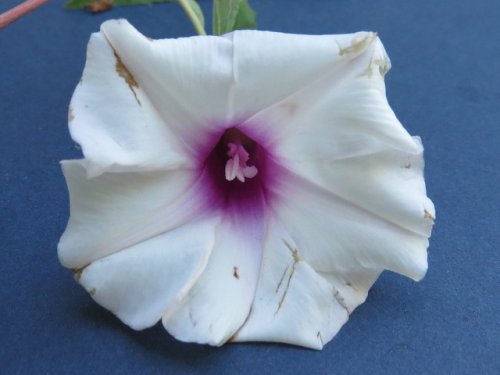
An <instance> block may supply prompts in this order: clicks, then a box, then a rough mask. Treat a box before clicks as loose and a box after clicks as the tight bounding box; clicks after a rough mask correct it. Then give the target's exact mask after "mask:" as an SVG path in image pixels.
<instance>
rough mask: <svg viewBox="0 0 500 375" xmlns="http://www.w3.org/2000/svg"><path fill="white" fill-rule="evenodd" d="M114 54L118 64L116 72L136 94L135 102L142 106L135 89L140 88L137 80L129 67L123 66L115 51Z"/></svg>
mask: <svg viewBox="0 0 500 375" xmlns="http://www.w3.org/2000/svg"><path fill="white" fill-rule="evenodd" d="M113 53H114V55H115V58H116V64H115V70H116V72H117V73H118V75H119V76H120V77H122V78H123V79H124V80H125V82H126V83H127V85H128V87H129V88H130V90H131V91H132V93H133V94H134V97H135V100H136V101H137V103H138V104H139V105H141V102H140V100H139V98H138V97H137V93H136V92H135V88H137V87H139V84H138V83H137V81H136V80H135V78H134V76H133V75H132V73H130V71H129V70H128V69H127V67H126V66H125V65H124V64H123V61H122V59H121V58H120V56H118V54H117V53H116V51H115V50H113Z"/></svg>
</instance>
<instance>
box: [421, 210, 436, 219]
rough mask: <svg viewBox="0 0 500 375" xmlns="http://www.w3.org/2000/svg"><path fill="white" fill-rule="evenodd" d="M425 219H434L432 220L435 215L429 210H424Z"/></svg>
mask: <svg viewBox="0 0 500 375" xmlns="http://www.w3.org/2000/svg"><path fill="white" fill-rule="evenodd" d="M424 219H427V220H432V221H434V220H435V218H434V216H432V214H431V213H430V212H429V211H427V210H424Z"/></svg>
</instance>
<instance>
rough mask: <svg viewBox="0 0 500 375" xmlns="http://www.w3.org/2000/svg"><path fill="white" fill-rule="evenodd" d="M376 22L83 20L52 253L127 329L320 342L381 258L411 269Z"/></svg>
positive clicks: (424, 226) (405, 177) (409, 143)
mask: <svg viewBox="0 0 500 375" xmlns="http://www.w3.org/2000/svg"><path fill="white" fill-rule="evenodd" d="M389 68H390V61H389V59H388V57H387V55H386V53H385V50H384V48H383V46H382V43H381V42H380V40H379V38H378V37H377V35H376V34H375V33H372V32H359V33H355V34H346V35H321V36H310V35H291V34H283V33H275V32H262V31H235V32H232V33H229V34H226V35H222V36H195V37H189V38H179V39H165V40H152V39H149V38H147V37H145V36H143V35H142V34H141V33H139V32H138V31H137V30H136V29H135V28H133V27H132V26H131V25H130V24H129V23H128V22H127V21H125V20H115V21H108V22H106V23H104V24H103V25H102V27H101V30H100V32H98V33H95V34H93V35H92V36H91V38H90V42H89V45H88V51H87V62H86V65H85V69H84V72H83V76H82V79H81V81H80V83H79V84H78V86H77V88H76V90H75V93H74V96H73V98H72V101H71V105H70V112H69V128H70V132H71V136H72V138H73V139H74V140H75V141H76V142H77V143H78V144H79V145H80V146H81V148H82V151H83V155H84V158H83V159H81V160H68V161H63V162H62V168H63V171H64V175H65V177H66V180H67V183H68V187H69V193H70V211H71V212H70V219H69V222H68V226H67V228H66V231H65V232H64V234H63V236H62V238H61V240H60V243H59V246H58V252H59V258H60V261H61V263H62V264H63V265H64V266H66V267H68V268H71V269H73V270H74V271H75V273H76V278H77V280H78V281H79V282H80V284H81V285H82V286H83V287H84V288H85V289H86V290H87V291H88V292H89V293H90V294H91V296H92V298H94V300H95V301H97V302H98V303H99V304H101V305H102V306H104V307H105V308H107V309H109V310H110V311H112V312H113V313H114V314H115V315H116V316H118V318H120V319H121V320H122V321H123V322H124V323H125V324H127V325H129V326H130V327H132V328H134V329H144V328H147V327H151V326H153V325H154V324H156V323H157V322H158V321H160V320H161V321H162V323H163V325H164V327H165V328H166V329H167V330H168V332H170V333H171V334H172V335H173V336H175V337H176V338H178V339H179V340H182V341H188V342H197V343H207V344H210V345H222V344H224V343H225V342H228V341H239V342H241V341H273V342H283V343H289V344H295V345H301V346H305V347H309V348H315V349H321V348H322V347H323V345H324V344H325V343H327V342H328V341H330V340H331V339H332V338H333V337H334V336H335V334H336V333H337V332H338V330H339V329H340V327H341V326H342V325H343V324H344V323H345V322H346V321H347V319H348V316H349V314H351V313H352V311H353V310H354V309H355V308H356V307H357V306H358V305H359V304H360V303H362V302H363V301H364V300H365V298H366V297H367V293H368V290H369V288H370V287H371V286H372V284H373V283H374V282H375V280H376V279H377V278H378V276H379V275H380V273H381V272H382V271H383V270H391V271H394V272H397V273H400V274H402V275H405V276H408V277H410V278H412V279H414V280H419V279H421V278H422V277H423V276H424V274H425V272H426V270H427V246H428V238H429V236H430V233H431V229H432V225H433V218H434V207H433V204H432V202H431V201H430V200H429V199H428V198H427V195H426V189H425V183H424V179H423V157H422V153H423V148H422V145H421V143H420V140H419V139H418V138H416V137H412V136H410V135H409V134H408V133H407V131H406V130H405V129H404V128H403V126H402V125H401V124H400V122H399V121H398V119H397V118H396V116H395V114H394V112H393V111H392V110H391V108H390V107H389V104H388V103H387V100H386V95H385V85H384V75H385V73H386V72H387V71H388V70H389Z"/></svg>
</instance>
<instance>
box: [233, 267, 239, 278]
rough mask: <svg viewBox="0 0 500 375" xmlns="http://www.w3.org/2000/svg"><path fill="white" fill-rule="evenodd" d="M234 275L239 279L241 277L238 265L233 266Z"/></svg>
mask: <svg viewBox="0 0 500 375" xmlns="http://www.w3.org/2000/svg"><path fill="white" fill-rule="evenodd" d="M233 277H234V278H235V279H237V280H239V279H240V273H239V270H238V267H236V266H234V267H233Z"/></svg>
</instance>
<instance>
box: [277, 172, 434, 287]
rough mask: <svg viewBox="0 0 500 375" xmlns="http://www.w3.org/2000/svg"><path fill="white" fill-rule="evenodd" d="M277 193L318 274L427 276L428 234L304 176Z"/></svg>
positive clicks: (281, 211) (282, 210)
mask: <svg viewBox="0 0 500 375" xmlns="http://www.w3.org/2000/svg"><path fill="white" fill-rule="evenodd" d="M274 192H275V194H276V195H277V197H276V199H277V200H279V202H277V204H276V205H275V209H276V211H277V213H278V216H279V218H280V219H281V221H282V222H283V224H284V225H285V227H286V228H287V230H288V232H289V233H290V235H291V236H292V238H293V239H294V241H295V243H296V244H297V246H298V247H299V249H301V252H302V254H303V258H304V259H305V260H306V261H307V262H308V263H309V264H310V265H311V266H312V267H313V268H314V269H315V270H316V271H320V272H325V273H329V272H333V273H338V274H339V275H341V276H343V277H348V275H349V273H350V272H351V271H354V272H357V271H358V270H359V269H360V268H361V269H362V268H368V269H373V270H374V271H377V272H378V270H381V269H388V270H391V271H394V272H397V273H400V274H403V275H405V276H408V277H410V278H412V279H415V280H419V279H421V278H422V277H423V276H424V275H425V272H426V270H427V252H426V250H427V246H428V239H427V236H424V235H421V234H418V233H415V232H411V231H409V230H407V229H404V228H402V227H401V226H399V225H396V224H393V223H391V222H389V221H387V220H385V219H383V218H381V217H380V216H376V215H374V214H372V213H370V212H368V211H366V210H364V209H362V208H359V207H357V206H355V205H354V204H352V203H350V202H348V201H345V200H343V199H342V198H340V197H338V196H336V195H335V194H333V193H331V192H329V191H327V190H325V189H322V188H320V187H318V186H317V185H314V184H312V183H310V182H309V181H307V180H304V179H302V178H300V177H298V176H295V177H293V176H292V177H290V178H287V179H284V180H282V183H281V186H279V187H277V188H276V190H274ZM294 197H300V199H297V198H294Z"/></svg>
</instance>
